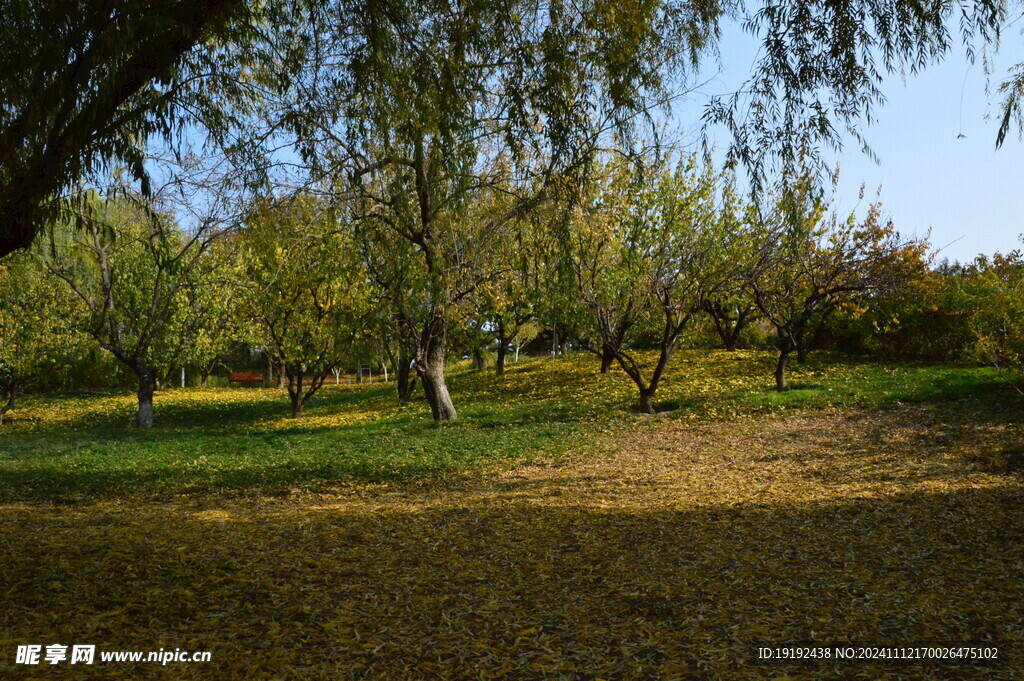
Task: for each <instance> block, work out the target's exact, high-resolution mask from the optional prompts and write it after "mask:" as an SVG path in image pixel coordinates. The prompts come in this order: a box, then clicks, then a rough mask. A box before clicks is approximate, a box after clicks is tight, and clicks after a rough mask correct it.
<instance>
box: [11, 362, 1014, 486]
mask: <svg viewBox="0 0 1024 681" xmlns="http://www.w3.org/2000/svg"><path fill="white" fill-rule="evenodd" d="M772 363H773V358H772V355H771V353H764V352H750V351H738V352H735V353H726V352H706V351H686V352H681V353H679V354H678V355H677V357H676V359H675V360H674V365H673V367H672V369H671V370H670V373H669V375H668V377H667V379H666V381H665V383H664V384H663V386H662V388H661V389H660V391H659V396H658V399H659V402H660V404H661V408H662V409H664V410H666V413H665V414H663V418H662V419H655V420H658V421H661V420H664V419H680V420H684V421H706V420H709V419H712V420H713V419H728V418H732V417H733V416H736V415H743V414H752V413H763V412H772V411H784V410H790V409H804V410H820V409H827V408H829V407H840V408H877V407H885V406H889V405H896V404H899V403H907V402H921V401H934V400H949V399H957V398H961V397H964V396H967V395H978V394H985V393H994V392H998V391H1004V392H1006V386H1005V384H1004V382H1003V381H1002V380H1001V378H1000V375H999V374H998V372H997V371H995V370H993V369H985V368H970V367H957V366H909V365H893V366H879V365H876V364H866V363H855V362H850V361H830V360H828V359H827V358H813V359H812V361H811V362H810V363H809V364H807V365H805V366H799V365H798V366H795V367H794V368H793V370H792V372H791V384H792V386H793V388H794V389H793V390H791V391H790V392H787V393H783V394H778V393H775V392H774V391H773V390H772V389H771V385H772V381H771V369H772ZM450 386H451V389H452V393H453V396H454V399H455V402H456V405H457V407H458V409H459V411H460V415H461V419H460V421H458V422H457V423H453V424H449V425H445V426H442V427H437V426H435V425H434V424H433V423H432V422H431V421H430V418H429V411H428V410H427V408H426V405H425V404H424V403H423V402H422V401H415V402H414V403H412V404H410V405H407V406H404V407H400V406H399V405H398V404H397V403H396V400H395V399H394V396H393V392H392V389H391V387H390V386H388V385H381V384H373V385H363V386H359V385H356V386H350V385H339V386H335V385H328V386H327V387H326V388H325V389H324V390H323V391H322V392H321V393H320V394H319V395H318V396H317V397H316V398H315V399H314V402H313V403H312V405H311V406H310V407H309V408H308V410H307V413H306V415H305V416H304V417H303V418H301V419H297V420H293V419H289V418H286V414H287V413H288V408H287V400H286V397H285V396H284V394H283V391H280V390H273V389H268V390H263V389H253V388H211V389H170V390H166V391H163V392H161V393H159V394H158V396H157V400H156V410H157V426H156V427H155V428H154V429H153V430H152V431H149V432H139V431H136V430H135V429H133V428H131V427H130V424H131V423H132V420H133V417H132V415H133V409H134V396H133V395H131V394H88V395H56V396H30V397H28V398H25V399H24V400H23V401H22V402H20V403H19V404H18V406H17V408H16V409H15V410H14V411H12V412H11V414H10V416H11V419H10V421H9V422H8V423H7V424H6V425H4V426H3V427H2V428H3V430H2V431H0V432H2V435H0V499H2V500H6V501H12V500H52V501H73V500H75V499H81V498H102V497H120V496H125V495H143V496H157V497H164V496H169V495H175V494H187V493H199V492H210V491H213V492H225V491H228V492H230V491H246V490H249V491H259V492H262V493H272V494H273V493H283V492H287V491H289V490H292V489H294V488H296V487H299V488H302V489H305V490H314V489H320V488H323V486H325V485H326V486H330V485H334V484H338V483H344V482H370V483H378V482H397V481H408V480H413V479H421V478H431V477H436V476H439V475H446V474H452V473H459V472H462V471H466V470H470V469H474V468H480V467H481V466H493V465H497V466H500V467H504V468H510V467H513V466H516V465H521V464H524V463H529V462H531V461H538V460H552V459H555V460H557V459H558V457H559V456H561V455H562V453H563V452H565V451H566V450H568V449H569V448H577V449H580V448H584V447H585V446H586V445H587V443H593V442H595V441H596V439H597V438H599V437H600V436H601V435H602V434H604V433H607V432H609V431H613V430H617V429H621V428H624V427H625V428H645V427H649V425H650V421H652V420H651V419H647V418H644V417H641V416H639V415H637V414H635V413H633V411H632V405H633V403H634V401H635V388H634V386H633V385H632V383H631V382H630V381H629V380H628V379H627V378H626V377H625V376H624V375H623V374H622V372H621V371H619V370H617V369H616V370H614V371H613V373H612V374H610V375H607V376H602V375H600V374H599V373H598V372H597V362H596V358H594V357H593V356H590V355H585V354H579V355H573V356H568V357H559V358H555V359H552V358H532V359H524V360H523V361H521V362H519V363H516V364H512V365H510V367H509V369H508V371H507V373H506V375H505V376H504V377H500V378H499V377H495V376H494V375H493V372H492V371H490V370H487V371H482V372H474V371H472V370H470V369H469V368H468V367H467V366H465V365H464V364H463V365H459V366H454V367H452V369H451V376H450Z"/></svg>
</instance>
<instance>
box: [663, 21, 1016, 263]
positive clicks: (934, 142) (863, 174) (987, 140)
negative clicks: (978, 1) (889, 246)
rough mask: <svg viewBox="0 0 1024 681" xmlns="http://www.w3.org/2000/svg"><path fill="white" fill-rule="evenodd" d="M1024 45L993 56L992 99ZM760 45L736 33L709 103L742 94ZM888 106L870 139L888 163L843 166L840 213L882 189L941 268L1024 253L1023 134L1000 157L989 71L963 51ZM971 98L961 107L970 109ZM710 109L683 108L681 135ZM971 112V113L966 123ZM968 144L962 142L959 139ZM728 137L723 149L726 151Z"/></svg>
mask: <svg viewBox="0 0 1024 681" xmlns="http://www.w3.org/2000/svg"><path fill="white" fill-rule="evenodd" d="M1020 38H1021V37H1020V35H1019V34H1018V33H1017V32H1016V31H1013V30H1012V29H1011V31H1010V32H1008V33H1007V35H1006V36H1005V37H1004V43H1006V44H1005V45H1004V46H1003V49H1002V51H1001V53H999V54H996V55H994V58H993V59H994V64H995V69H994V73H993V78H992V89H993V90H994V89H995V86H996V84H997V82H998V79H999V78H1000V77H1001V76H1002V74H1003V73H1005V70H1006V68H1007V67H1008V66H1010V65H1012V64H1014V63H1016V62H1020V61H1024V48H1022V46H1021V42H1022V41H1021V39H1020ZM755 50H756V44H755V43H754V42H753V41H752V39H750V38H749V37H747V36H744V35H742V34H741V33H740V32H739V31H738V30H736V29H730V30H729V31H728V32H727V33H726V35H725V36H724V39H723V43H722V61H723V63H724V66H725V70H724V71H723V72H722V73H721V74H719V75H718V76H716V77H715V78H714V79H713V80H712V81H711V82H709V83H708V84H707V85H706V86H704V87H703V88H702V91H703V92H704V93H707V94H718V93H722V92H728V91H731V90H734V89H736V87H737V86H738V84H739V83H740V82H742V79H743V77H744V76H745V75H746V74H747V73H749V69H750V66H751V63H752V61H753V59H754V57H755V54H756V52H755ZM883 92H884V93H885V95H886V98H887V102H886V104H885V105H884V106H883V107H881V108H880V109H878V110H876V112H875V113H876V118H877V119H878V120H877V122H876V123H875V125H873V126H871V127H870V128H866V129H865V133H866V137H867V139H868V142H869V143H870V144H871V146H872V147H873V148H874V150H875V152H876V154H877V155H878V156H879V157H880V163H879V164H876V163H875V162H874V161H872V160H871V159H870V158H869V157H867V156H866V155H864V154H863V153H862V152H861V150H860V147H859V146H857V145H856V143H850V144H848V145H847V146H846V147H845V149H844V150H843V152H842V153H840V154H838V155H836V156H835V158H834V161H838V163H839V164H840V168H841V173H840V192H839V195H838V196H837V203H838V205H839V206H840V208H841V209H843V210H850V209H853V208H855V207H856V206H858V201H857V196H858V190H859V188H860V185H861V183H866V184H867V190H868V191H867V193H866V197H867V199H869V200H870V199H871V198H873V197H874V195H875V189H876V188H877V187H878V186H879V185H881V186H882V194H881V200H882V205H883V207H884V210H885V212H886V213H887V214H888V215H889V216H890V217H891V218H892V219H893V221H894V222H895V224H896V226H897V228H898V229H899V230H900V231H901V232H902V233H904V234H908V235H910V234H913V235H918V236H922V235H924V234H926V233H927V232H928V230H929V228H930V229H931V242H932V244H933V246H934V247H935V248H941V249H942V250H941V252H940V254H939V259H941V258H943V257H948V258H950V259H951V260H961V261H965V260H970V259H972V258H974V256H975V255H977V254H979V253H992V252H994V251H1004V252H1005V251H1009V250H1013V249H1015V248H1018V247H1022V244H1021V242H1020V240H1019V235H1020V234H1021V233H1022V232H1024V182H1022V180H1024V143H1022V142H1021V141H1020V139H1019V138H1018V137H1017V136H1016V134H1014V135H1013V136H1010V137H1008V138H1007V141H1006V143H1005V144H1004V145H1003V147H1002V149H1000V150H998V151H996V149H995V138H996V129H997V127H998V101H999V100H998V93H986V92H985V73H984V70H983V67H982V64H981V63H980V61H979V62H978V63H975V64H974V65H973V66H972V65H971V64H970V63H969V62H968V60H967V59H966V57H965V56H964V54H963V50H962V49H958V50H954V51H953V52H952V53H951V54H950V55H948V56H947V58H946V60H945V61H944V62H943V63H941V64H938V65H936V66H932V67H930V68H929V69H928V70H926V71H925V72H924V73H922V74H919V75H917V76H908V77H907V79H906V81H905V82H904V81H901V79H900V78H899V76H896V77H894V78H891V79H889V80H888V81H887V82H886V83H885V84H884V85H883ZM961 93H962V100H961ZM704 101H705V100H704V99H703V98H702V97H701V96H700V95H696V96H694V97H693V98H691V100H690V101H689V102H687V103H684V104H682V105H679V106H677V107H676V108H675V112H676V115H677V118H678V122H679V123H680V124H681V125H685V124H692V122H693V121H694V120H695V118H694V116H695V115H699V113H700V111H701V109H702V106H703V102H704ZM961 109H962V113H961ZM960 134H963V137H962V138H958V135H960ZM726 142H727V140H726V139H725V137H724V136H722V137H720V139H719V140H718V144H719V146H725V144H726Z"/></svg>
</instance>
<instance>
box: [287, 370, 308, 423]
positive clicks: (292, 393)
mask: <svg viewBox="0 0 1024 681" xmlns="http://www.w3.org/2000/svg"><path fill="white" fill-rule="evenodd" d="M281 369H282V370H281V374H282V375H284V374H285V373H287V374H288V398H289V399H290V400H291V403H292V418H293V419H297V418H299V417H300V416H302V411H303V409H305V408H306V399H305V398H306V395H305V394H304V393H303V385H302V379H303V378H305V376H304V375H303V372H301V371H299V370H298V369H293V370H292V371H288V372H285V371H284V367H283V366H282V368H281Z"/></svg>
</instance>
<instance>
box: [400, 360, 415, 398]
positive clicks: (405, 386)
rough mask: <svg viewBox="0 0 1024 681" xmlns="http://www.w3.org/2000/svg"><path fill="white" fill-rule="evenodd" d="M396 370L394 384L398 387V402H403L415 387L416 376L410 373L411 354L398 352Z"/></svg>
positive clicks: (409, 396) (410, 395)
mask: <svg viewBox="0 0 1024 681" xmlns="http://www.w3.org/2000/svg"><path fill="white" fill-rule="evenodd" d="M396 370H397V373H396V374H395V385H396V386H397V387H398V403H399V404H405V403H406V402H408V401H409V399H410V398H411V397H412V390H413V388H415V387H416V377H415V376H413V375H412V356H411V355H409V354H408V353H404V352H402V353H399V355H398V366H397V367H396Z"/></svg>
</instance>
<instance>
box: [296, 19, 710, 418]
mask: <svg viewBox="0 0 1024 681" xmlns="http://www.w3.org/2000/svg"><path fill="white" fill-rule="evenodd" d="M387 10H388V11H380V9H379V8H377V7H376V6H374V5H372V4H371V5H366V6H358V7H353V6H351V5H349V4H348V3H344V2H337V3H332V4H330V6H329V8H328V11H327V12H326V13H325V15H324V16H326V17H327V20H326V21H325V22H324V23H322V24H317V25H315V26H313V25H311V27H310V28H311V30H313V31H314V33H315V36H314V40H315V43H316V45H317V47H318V49H317V50H316V51H315V52H314V51H311V52H310V55H311V56H312V57H314V58H312V59H310V60H309V61H307V63H306V64H305V65H304V70H303V72H302V74H301V75H300V76H299V77H296V78H295V79H294V84H295V92H293V93H289V96H288V99H287V100H285V101H282V102H281V104H280V105H279V110H280V111H283V115H282V116H281V118H280V122H281V126H280V128H279V129H288V130H290V131H292V133H293V134H294V135H295V138H296V144H297V146H298V148H299V149H300V151H301V153H302V157H303V160H305V161H306V162H307V164H308V165H309V173H310V174H311V175H312V176H314V177H318V178H319V177H326V178H332V179H335V180H336V179H338V178H344V180H345V181H344V182H339V183H338V185H339V186H338V187H337V189H336V190H337V191H340V192H352V193H354V194H356V195H358V196H359V198H360V199H361V201H362V202H363V206H362V209H361V216H360V219H361V220H363V221H364V223H365V224H366V225H368V226H373V227H374V228H375V229H381V230H391V231H393V232H394V233H395V234H396V235H398V236H400V237H401V238H403V239H405V240H407V241H408V242H409V243H410V244H411V245H412V246H413V247H414V250H415V252H416V254H417V258H418V259H420V260H421V262H422V276H421V277H420V281H422V282H423V284H424V287H425V293H424V295H423V298H422V299H423V300H424V301H425V302H426V306H425V307H424V308H423V309H422V310H421V312H422V316H421V317H419V318H417V319H416V320H409V321H410V322H414V325H415V328H416V334H415V338H416V350H415V352H416V358H415V364H414V368H415V371H416V373H417V375H418V377H419V379H420V381H421V383H422V384H423V387H424V390H425V393H426V396H427V400H428V402H429V403H430V406H431V412H432V414H433V417H434V418H435V419H436V420H438V421H447V420H452V419H455V418H457V412H456V410H455V405H454V403H453V402H452V399H451V396H450V394H449V391H448V386H447V383H446V380H445V372H444V364H445V358H446V355H447V350H448V341H449V333H450V329H451V326H452V324H453V323H457V321H458V320H457V318H458V317H459V316H460V315H462V314H463V311H464V307H465V304H466V302H467V297H468V296H469V295H471V293H472V292H473V291H474V290H475V289H476V288H477V287H478V286H479V285H480V283H481V281H482V280H483V279H486V278H487V277H489V276H491V275H492V274H493V273H490V272H486V271H480V270H474V267H476V265H477V264H478V263H479V261H480V254H481V253H483V252H484V251H486V250H487V247H486V242H487V241H488V240H495V239H503V238H506V235H507V231H508V229H510V225H511V224H512V223H513V222H514V221H515V219H516V218H518V217H521V216H522V215H524V214H525V213H527V212H528V211H529V210H531V209H532V208H534V207H535V206H537V205H538V204H539V203H541V202H542V201H543V200H544V199H546V198H548V197H549V196H550V195H551V193H552V192H553V191H554V187H555V186H556V185H557V186H560V187H571V186H572V185H573V184H574V181H573V179H571V178H573V177H576V176H579V175H580V174H581V173H582V172H583V171H584V170H585V169H586V167H587V165H588V164H589V161H590V158H591V156H592V154H593V150H594V148H595V146H596V144H597V141H598V140H599V139H601V137H602V135H604V134H605V133H606V132H607V131H609V130H612V129H618V130H620V131H621V132H623V134H626V132H628V129H630V128H631V127H635V124H636V120H637V118H638V117H642V116H644V115H645V114H647V113H648V111H649V109H650V108H651V107H653V106H654V105H655V103H663V102H664V101H665V97H666V96H667V93H668V90H669V89H670V88H669V86H670V85H671V83H670V82H669V80H670V79H671V75H672V74H679V73H681V72H682V71H684V70H685V67H686V65H688V64H690V63H691V62H694V61H696V60H697V56H698V55H699V54H700V53H701V52H702V51H703V50H704V48H705V47H706V46H707V45H708V43H709V42H710V41H711V38H712V32H713V30H714V21H715V20H716V19H717V17H718V16H719V13H720V10H719V8H718V7H717V6H714V7H708V8H704V7H701V8H697V7H694V6H692V5H689V4H674V3H661V2H655V3H649V2H646V1H642V0H640V1H638V0H627V1H626V2H625V4H623V3H618V4H614V5H613V4H608V3H604V2H594V1H592V0H588V1H587V2H584V3H575V4H564V3H557V4H556V5H552V6H547V5H543V4H541V5H538V4H536V3H529V2H521V1H520V0H508V1H504V0H503V1H502V2H499V3H495V2H494V1H493V0H474V1H471V2H469V3H464V4H460V5H458V6H457V7H453V6H452V5H451V3H449V2H446V1H443V0H429V1H427V2H416V3H395V4H393V5H389V6H388V8H387ZM316 57H319V58H316ZM293 102H298V103H299V104H298V105H297V106H296V105H295V104H293ZM499 198H500V200H498V199H499ZM480 200H483V201H497V203H498V204H500V205H501V206H502V210H500V211H495V210H488V211H487V212H486V213H484V212H478V213H477V214H475V215H472V216H471V215H470V213H471V212H472V211H471V207H472V205H473V203H474V202H477V201H480ZM385 279H387V280H392V279H393V278H391V277H385Z"/></svg>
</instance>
